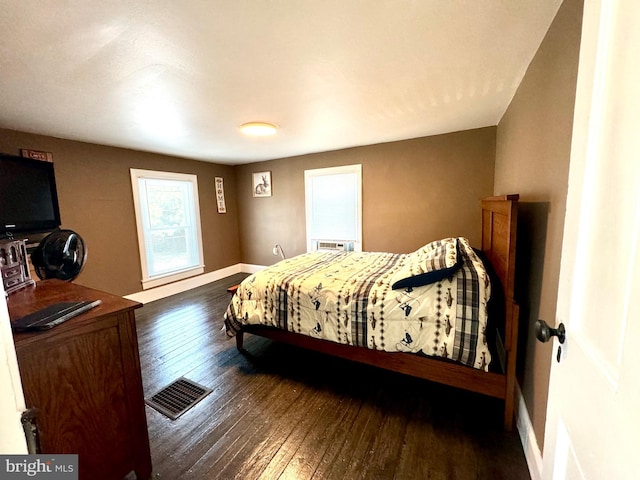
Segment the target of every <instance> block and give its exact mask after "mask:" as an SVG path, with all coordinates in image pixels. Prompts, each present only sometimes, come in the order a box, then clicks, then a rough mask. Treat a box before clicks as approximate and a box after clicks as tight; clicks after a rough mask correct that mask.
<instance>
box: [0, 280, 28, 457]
mask: <svg viewBox="0 0 640 480" xmlns="http://www.w3.org/2000/svg"><path fill="white" fill-rule="evenodd" d="M24 410H25V404H24V397H23V395H22V384H21V383H20V372H19V370H18V361H17V359H16V351H15V348H14V345H13V335H12V334H11V325H10V323H9V312H8V311H7V302H6V300H5V298H4V288H3V287H2V282H0V454H7V453H21V454H24V453H27V442H26V439H25V436H24V432H23V430H22V425H21V423H20V417H21V416H22V412H24Z"/></svg>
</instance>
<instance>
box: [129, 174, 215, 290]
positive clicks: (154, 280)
mask: <svg viewBox="0 0 640 480" xmlns="http://www.w3.org/2000/svg"><path fill="white" fill-rule="evenodd" d="M130 173H131V187H132V190H133V204H134V210H135V216H136V228H137V232H138V248H139V251H140V267H141V270H142V280H141V282H142V289H143V290H147V289H149V288H154V287H158V286H160V285H166V284H167V283H171V282H175V281H178V280H183V279H185V278H189V277H193V276H195V275H200V274H202V273H204V254H203V247H202V227H201V225H200V201H199V196H198V176H197V175H193V174H188V173H174V172H163V171H156V170H142V169H138V168H131V169H130ZM141 179H152V180H172V181H178V182H189V183H190V184H191V186H192V192H193V198H192V202H193V212H192V213H193V222H194V226H195V235H196V243H197V247H198V263H197V265H194V266H190V267H187V268H182V269H178V270H173V271H171V272H167V273H162V274H157V275H149V263H148V254H147V248H146V245H147V235H146V231H145V228H144V220H143V213H142V206H141V197H140V180H141Z"/></svg>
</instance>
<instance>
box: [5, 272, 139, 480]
mask: <svg viewBox="0 0 640 480" xmlns="http://www.w3.org/2000/svg"><path fill="white" fill-rule="evenodd" d="M98 299H100V300H102V304H101V305H99V306H97V307H95V308H93V309H92V310H90V311H88V312H86V313H83V314H81V315H79V316H77V317H74V318H72V319H70V320H68V321H66V322H64V323H62V324H60V325H58V326H56V327H54V328H52V329H51V330H48V331H44V332H36V333H15V334H14V341H15V345H16V352H17V355H18V365H19V368H20V375H21V377H22V385H23V389H24V395H25V399H26V403H27V407H28V408H34V409H35V411H36V422H37V426H38V438H39V444H40V451H41V453H47V454H48V453H58V454H62V453H76V454H78V458H79V474H80V475H79V478H80V479H92V480H93V479H105V480H106V479H110V480H111V479H120V478H123V477H124V476H126V475H127V474H128V473H129V472H131V471H132V470H133V471H135V473H136V476H137V477H138V479H147V478H149V477H150V476H151V455H150V452H149V437H148V432H147V420H146V416H145V405H144V398H143V391H142V378H141V373H140V358H139V356H138V340H137V335H136V328H135V316H134V310H135V309H136V308H139V307H140V306H141V305H140V304H139V303H137V302H133V301H130V300H127V299H124V298H121V297H118V296H115V295H110V294H108V293H104V292H100V291H98V290H93V289H90V288H86V287H82V286H79V285H75V284H72V283H68V282H62V281H59V280H46V281H43V282H38V284H37V286H35V287H28V288H25V289H23V290H20V291H18V292H16V293H14V294H12V295H10V296H9V297H8V299H7V305H8V306H9V314H10V316H11V319H12V320H13V319H17V318H20V317H23V316H24V315H27V314H29V313H32V312H34V311H36V310H39V309H41V308H44V307H46V306H48V305H52V304H54V303H58V302H65V301H83V300H98Z"/></svg>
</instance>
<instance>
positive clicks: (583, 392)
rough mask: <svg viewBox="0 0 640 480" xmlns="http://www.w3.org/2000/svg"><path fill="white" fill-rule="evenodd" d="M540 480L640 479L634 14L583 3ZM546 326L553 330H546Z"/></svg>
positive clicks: (639, 107) (639, 86) (637, 14)
mask: <svg viewBox="0 0 640 480" xmlns="http://www.w3.org/2000/svg"><path fill="white" fill-rule="evenodd" d="M560 322H562V323H564V325H565V326H566V331H567V339H566V342H565V344H564V345H562V347H561V348H562V358H561V359H560V362H557V361H556V358H555V356H556V351H557V348H558V341H557V339H555V340H554V341H555V342H556V344H555V346H554V359H553V362H552V367H551V381H550V386H549V404H548V410H547V424H546V430H545V440H544V454H543V472H542V477H543V478H545V479H564V478H567V479H572V480H573V479H581V478H589V479H615V480H621V479H627V478H639V475H640V344H639V342H640V2H639V1H637V0H600V1H591V0H585V11H584V23H583V32H582V44H581V51H580V65H579V71H578V85H577V92H576V112H575V118H574V132H573V143H572V151H571V164H570V172H569V189H568V198H567V212H566V218H565V230H564V240H563V247H562V262H561V270H560V285H559V291H558V305H557V318H556V324H559V323H560ZM552 326H553V325H552Z"/></svg>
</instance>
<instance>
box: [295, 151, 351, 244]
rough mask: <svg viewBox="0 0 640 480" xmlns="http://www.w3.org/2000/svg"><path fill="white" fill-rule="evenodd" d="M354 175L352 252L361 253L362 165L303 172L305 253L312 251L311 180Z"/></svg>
mask: <svg viewBox="0 0 640 480" xmlns="http://www.w3.org/2000/svg"><path fill="white" fill-rule="evenodd" d="M350 173H352V174H355V176H356V185H355V188H356V205H355V207H356V219H355V220H356V237H357V238H356V239H353V240H354V251H356V252H361V251H362V164H354V165H343V166H339V167H327V168H316V169H311V170H305V171H304V197H305V225H306V232H305V237H306V242H307V252H311V251H313V250H314V245H313V240H314V239H313V238H311V219H312V199H311V194H310V190H311V180H312V178H313V177H319V176H331V175H344V174H350ZM327 240H328V239H327ZM333 240H341V241H342V240H351V239H338V238H336V239H333Z"/></svg>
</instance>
